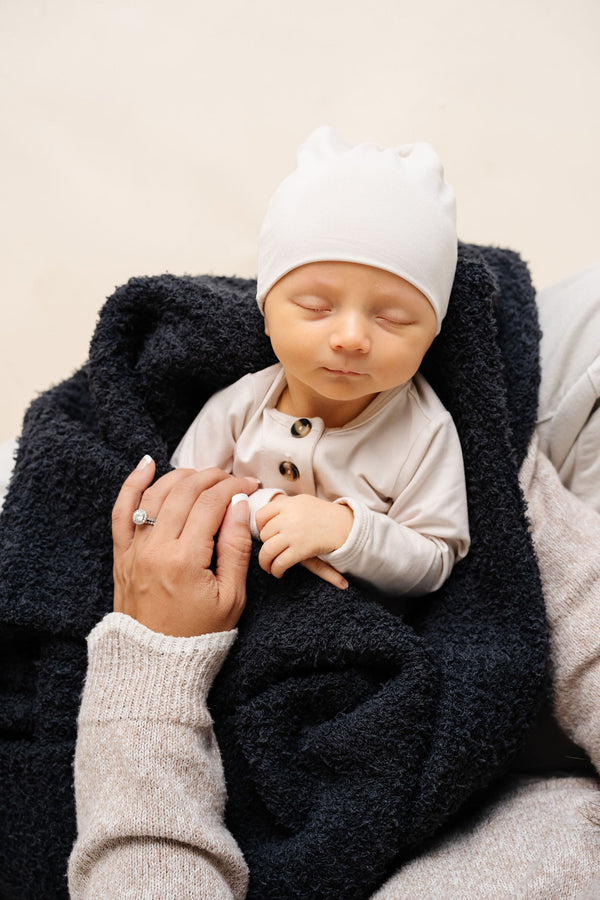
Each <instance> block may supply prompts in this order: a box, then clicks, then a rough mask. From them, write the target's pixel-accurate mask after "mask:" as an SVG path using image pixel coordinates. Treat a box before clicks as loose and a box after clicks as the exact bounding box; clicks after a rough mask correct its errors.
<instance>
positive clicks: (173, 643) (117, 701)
mask: <svg viewBox="0 0 600 900" xmlns="http://www.w3.org/2000/svg"><path fill="white" fill-rule="evenodd" d="M236 635H237V630H233V631H220V632H215V633H212V634H204V635H200V636H198V637H172V636H170V635H164V634H158V633H156V632H154V631H151V630H150V629H149V628H146V626H145V625H142V624H141V623H140V622H138V621H136V620H135V619H133V618H131V617H130V616H127V615H125V614H124V613H116V612H113V613H109V614H108V615H107V616H105V617H104V619H102V621H101V622H99V624H98V625H96V627H95V628H94V629H93V630H92V631H91V632H90V634H89V636H88V670H87V676H86V683H85V689H84V694H83V700H82V704H81V710H80V713H79V721H80V722H81V723H84V722H85V723H96V724H98V723H100V722H109V721H114V720H118V719H128V720H132V719H144V720H149V719H151V720H160V721H163V722H164V721H174V722H180V723H182V724H186V725H194V726H203V725H209V724H211V722H212V720H211V718H210V714H209V712H208V710H207V708H206V697H207V695H208V692H209V690H210V688H211V685H212V683H213V681H214V679H215V677H216V675H217V673H218V671H219V669H220V668H221V666H222V664H223V662H224V660H225V657H226V656H227V653H228V652H229V649H230V647H231V645H232V644H233V642H234V640H235V638H236Z"/></svg>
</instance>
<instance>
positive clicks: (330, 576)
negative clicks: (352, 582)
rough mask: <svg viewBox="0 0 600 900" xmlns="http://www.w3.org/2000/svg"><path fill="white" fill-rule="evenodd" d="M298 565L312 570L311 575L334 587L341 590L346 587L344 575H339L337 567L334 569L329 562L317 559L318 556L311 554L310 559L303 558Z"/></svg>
mask: <svg viewBox="0 0 600 900" xmlns="http://www.w3.org/2000/svg"><path fill="white" fill-rule="evenodd" d="M300 565H302V566H304V568H305V569H308V571H309V572H312V573H313V575H318V576H319V578H322V579H323V581H328V582H329V584H332V585H333V586H334V587H336V588H340V589H341V590H342V591H345V590H346V588H347V587H348V582H347V581H346V579H345V578H344V576H343V575H341V574H340V572H338V570H337V569H334V568H333V566H330V565H329V563H326V562H324V561H323V560H322V559H319V557H318V556H313V557H311V559H304V560H302V562H301V563H300Z"/></svg>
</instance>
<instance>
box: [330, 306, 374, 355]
mask: <svg viewBox="0 0 600 900" xmlns="http://www.w3.org/2000/svg"><path fill="white" fill-rule="evenodd" d="M370 344H371V342H370V338H369V329H368V326H367V323H366V322H365V321H364V319H363V317H362V316H359V315H356V314H348V315H346V316H340V317H339V318H337V317H336V321H335V322H334V323H333V329H332V332H331V346H332V347H334V348H338V349H341V350H348V351H361V352H366V351H367V350H368V349H369V347H370Z"/></svg>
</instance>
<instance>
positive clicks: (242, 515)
mask: <svg viewBox="0 0 600 900" xmlns="http://www.w3.org/2000/svg"><path fill="white" fill-rule="evenodd" d="M231 515H232V516H233V519H234V521H235V522H243V523H244V524H245V525H247V524H248V522H249V521H250V505H249V503H248V494H234V495H233V497H232V498H231Z"/></svg>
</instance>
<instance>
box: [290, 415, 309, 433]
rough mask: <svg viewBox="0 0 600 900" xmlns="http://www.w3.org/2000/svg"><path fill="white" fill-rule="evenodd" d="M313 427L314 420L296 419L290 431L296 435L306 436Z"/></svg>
mask: <svg viewBox="0 0 600 900" xmlns="http://www.w3.org/2000/svg"><path fill="white" fill-rule="evenodd" d="M311 428H312V422H311V421H310V419H296V421H295V422H294V424H293V425H292V427H291V428H290V431H291V432H292V434H293V435H294V437H306V435H307V434H309V432H310V429H311Z"/></svg>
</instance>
